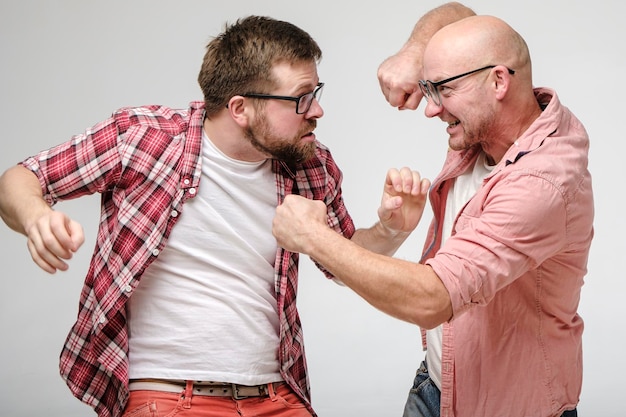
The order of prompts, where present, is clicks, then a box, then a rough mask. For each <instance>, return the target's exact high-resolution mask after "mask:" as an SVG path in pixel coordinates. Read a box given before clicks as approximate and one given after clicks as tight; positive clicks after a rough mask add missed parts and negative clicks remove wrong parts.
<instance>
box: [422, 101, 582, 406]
mask: <svg viewBox="0 0 626 417" xmlns="http://www.w3.org/2000/svg"><path fill="white" fill-rule="evenodd" d="M535 94H536V96H537V100H538V101H539V103H540V104H542V107H545V108H544V110H543V113H542V114H541V116H540V117H539V118H538V119H537V120H536V121H535V122H534V123H533V124H532V125H531V126H530V127H529V128H528V130H527V131H526V132H524V134H523V135H522V136H521V137H520V138H519V139H518V140H517V141H516V142H515V144H514V145H512V146H511V148H510V149H509V150H508V151H507V152H506V154H505V155H504V157H503V158H502V160H501V161H500V162H499V163H498V165H497V166H496V167H495V168H494V170H493V172H492V173H491V174H490V175H489V176H487V178H486V179H485V180H484V182H483V184H482V186H481V187H480V189H479V190H478V192H477V193H476V195H475V196H474V197H473V198H472V199H471V200H470V201H469V202H468V203H467V205H466V206H465V207H464V208H463V209H462V210H461V212H460V213H459V215H458V216H457V218H456V220H455V224H454V228H453V232H452V236H451V237H450V238H449V239H448V240H447V241H446V243H445V245H443V247H440V245H441V227H442V221H443V216H444V210H445V200H446V197H447V195H448V190H449V188H450V185H451V183H452V181H450V180H451V179H453V178H455V177H457V176H458V175H459V174H461V173H462V172H464V171H465V170H466V168H467V167H469V166H470V165H471V164H472V163H473V161H474V160H475V159H476V157H477V155H478V149H476V148H474V149H470V150H468V151H463V152H457V151H450V152H449V153H448V155H447V158H446V162H445V165H444V167H443V170H442V172H441V173H440V174H439V176H438V178H437V179H436V180H435V181H434V182H433V186H432V189H431V193H430V199H431V204H432V207H433V210H434V214H435V217H434V219H433V222H432V224H431V227H430V230H429V233H428V238H427V240H426V244H425V247H424V255H423V262H425V263H426V264H428V265H430V266H431V267H432V268H433V269H434V271H435V272H436V273H437V275H438V276H439V278H441V280H442V281H443V283H444V285H445V286H446V288H447V290H448V292H449V293H450V298H451V300H452V308H453V317H452V319H451V320H450V322H448V323H445V324H444V329H443V346H442V387H441V388H442V389H441V415H442V417H477V416H481V417H504V416H506V417H549V416H558V415H560V414H561V413H562V412H563V411H564V410H567V409H573V408H574V407H575V406H576V404H577V403H578V399H579V395H580V391H581V385H582V332H583V321H582V319H581V318H580V316H579V315H578V314H577V308H578V303H579V299H580V291H581V287H582V285H583V277H584V275H585V273H586V272H587V258H588V255H589V247H590V244H591V240H592V236H593V213H594V207H593V193H592V187H591V176H590V174H589V171H588V170H587V156H588V150H589V139H588V136H587V133H586V131H585V129H584V127H583V126H582V124H581V123H580V121H578V119H576V118H575V117H574V115H573V114H572V113H571V112H570V111H569V110H568V109H567V108H566V107H565V106H563V105H562V104H561V103H560V102H559V99H558V97H557V95H556V93H555V92H554V91H552V90H549V89H537V90H536V91H535Z"/></svg>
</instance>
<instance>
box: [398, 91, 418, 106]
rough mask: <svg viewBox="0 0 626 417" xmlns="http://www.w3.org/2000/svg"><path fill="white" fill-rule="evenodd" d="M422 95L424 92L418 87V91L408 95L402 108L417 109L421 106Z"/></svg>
mask: <svg viewBox="0 0 626 417" xmlns="http://www.w3.org/2000/svg"><path fill="white" fill-rule="evenodd" d="M422 97H423V95H422V92H421V91H420V89H419V88H418V89H417V90H416V91H414V92H413V93H411V94H408V95H407V96H406V98H405V100H404V103H403V105H402V107H401V108H400V110H416V109H417V108H418V107H419V104H420V102H421V101H422Z"/></svg>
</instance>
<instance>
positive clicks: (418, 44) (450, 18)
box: [402, 2, 476, 57]
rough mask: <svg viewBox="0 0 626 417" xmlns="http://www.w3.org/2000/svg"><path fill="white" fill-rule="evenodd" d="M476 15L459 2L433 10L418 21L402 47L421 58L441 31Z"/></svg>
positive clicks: (446, 4)
mask: <svg viewBox="0 0 626 417" xmlns="http://www.w3.org/2000/svg"><path fill="white" fill-rule="evenodd" d="M474 15H476V13H474V11H473V10H472V9H470V8H469V7H466V6H464V5H462V4H461V3H458V2H450V3H445V4H443V5H441V6H439V7H437V8H435V9H432V10H431V11H429V12H427V13H426V14H425V15H423V16H422V17H421V18H420V19H419V20H418V21H417V23H416V24H415V26H414V27H413V31H412V32H411V36H410V37H409V39H408V40H407V41H406V43H405V44H404V45H403V46H402V50H404V51H405V52H407V53H413V54H415V55H416V56H420V57H421V56H422V53H423V51H424V48H425V47H426V44H427V43H428V41H429V40H430V38H431V37H432V36H433V35H434V34H435V33H436V32H437V31H438V30H439V29H441V28H442V27H444V26H446V25H448V24H450V23H453V22H456V21H457V20H461V19H464V18H466V17H469V16H474Z"/></svg>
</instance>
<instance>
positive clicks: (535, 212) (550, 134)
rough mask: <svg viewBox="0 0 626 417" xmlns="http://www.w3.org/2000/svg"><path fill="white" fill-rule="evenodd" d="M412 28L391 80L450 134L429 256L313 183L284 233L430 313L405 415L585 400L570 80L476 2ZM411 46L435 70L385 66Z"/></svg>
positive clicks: (519, 412) (399, 306) (339, 270)
mask: <svg viewBox="0 0 626 417" xmlns="http://www.w3.org/2000/svg"><path fill="white" fill-rule="evenodd" d="M419 25H420V22H419V21H418V24H417V25H416V27H418V26H419ZM414 33H416V31H414ZM409 42H412V45H413V49H412V53H411V54H406V53H405V51H406V48H403V50H401V51H400V52H399V54H397V55H396V56H393V57H391V58H389V59H388V60H387V61H385V63H383V64H382V65H381V67H380V69H379V80H380V83H381V88H382V90H383V93H385V96H386V97H387V99H388V100H389V101H390V103H391V104H392V105H394V106H397V107H399V108H416V107H417V105H416V101H417V104H419V101H421V99H422V98H423V97H425V98H426V100H427V101H426V110H425V114H426V116H428V117H439V118H440V119H441V120H442V121H443V122H444V123H445V124H446V133H447V135H448V143H449V148H450V149H449V151H448V153H447V155H446V161H445V163H444V166H443V168H442V170H441V172H440V173H439V175H438V176H437V178H436V179H435V180H434V181H433V182H432V186H431V188H430V192H429V198H430V202H431V205H432V208H433V211H434V217H433V220H432V223H431V225H430V228H429V232H428V236H427V238H426V242H425V244H424V251H423V255H422V259H421V261H420V263H412V262H408V261H404V260H399V259H393V258H391V257H387V256H383V255H378V254H375V253H372V252H369V251H367V250H365V249H363V248H362V247H359V246H357V245H356V244H354V243H353V242H350V240H348V239H345V238H344V237H342V236H340V235H339V234H337V233H336V232H334V231H333V230H332V229H330V228H329V227H328V222H327V221H326V212H325V208H324V205H323V204H322V203H321V202H312V201H309V200H306V199H303V198H301V197H298V196H288V197H287V198H286V199H285V202H284V204H282V205H281V206H279V207H278V208H277V212H276V217H275V219H274V225H273V227H274V228H273V233H274V235H275V236H276V238H277V240H278V242H279V244H280V245H281V246H282V247H284V248H286V249H288V250H290V251H297V252H302V253H305V254H308V255H310V256H311V257H312V258H314V259H315V260H317V261H318V262H319V263H321V264H322V265H324V266H325V267H326V268H327V269H328V270H329V271H331V272H332V273H333V274H334V275H335V276H336V277H337V278H339V279H340V280H341V281H343V282H344V283H345V284H346V285H347V286H349V287H350V288H352V289H353V290H354V291H355V292H356V293H358V294H359V295H360V296H362V297H363V298H364V299H365V300H367V301H368V302H369V303H370V304H372V305H373V306H374V307H376V308H378V309H380V310H381V311H383V312H385V313H387V314H390V315H392V316H394V317H396V318H398V319H401V320H405V321H407V322H410V323H415V324H417V325H418V326H420V327H421V328H422V335H423V341H424V348H425V349H426V358H425V359H424V361H423V362H422V364H421V366H420V367H419V369H418V371H417V374H416V378H415V381H414V385H413V387H412V389H411V390H410V392H409V396H408V399H407V403H406V406H405V410H404V416H405V417H418V416H419V417H430V416H440V415H442V416H447V417H476V416H481V417H501V416H507V417H516V416H517V417H525V416H532V417H556V416H568V417H572V416H576V406H577V404H578V400H579V395H580V391H581V385H582V332H583V322H582V319H581V318H580V316H579V315H578V313H577V309H578V304H579V299H580V292H581V287H582V285H583V277H584V276H585V274H586V271H587V258H588V254H589V248H590V245H591V240H592V236H593V193H592V186H591V177H590V174H589V171H588V169H587V161H588V147H589V138H588V136H587V133H586V131H585V129H584V127H583V125H582V124H581V122H580V121H579V120H578V119H576V117H575V116H574V115H573V114H572V113H571V112H570V111H569V110H568V109H567V108H566V107H565V106H563V105H562V104H561V102H560V101H559V98H558V96H557V94H556V92H555V91H554V90H552V89H548V88H533V83H532V71H531V59H530V54H529V51H528V48H527V45H526V42H525V41H524V40H523V39H522V37H521V36H520V35H519V34H518V33H517V32H516V31H515V30H513V29H512V28H511V27H510V26H509V25H507V24H506V23H505V22H503V21H502V20H500V19H498V18H495V17H491V16H475V15H473V16H470V17H465V18H462V19H460V20H457V21H456V22H454V23H451V24H449V25H447V26H445V27H443V28H442V29H441V30H439V31H437V32H436V33H435V34H434V35H433V36H432V38H430V40H429V41H428V42H425V41H424V40H423V39H410V40H409ZM415 45H417V47H416V46H415ZM419 45H423V47H421V49H420V46H419ZM416 51H418V52H416ZM416 54H417V55H420V54H422V55H423V61H421V60H418V61H415V57H416V56H417V55H416ZM402 60H411V62H413V65H416V66H418V67H419V68H418V70H417V73H419V74H421V77H422V79H417V80H411V79H408V78H407V79H402V74H401V73H398V72H397V71H395V74H391V73H390V72H387V71H386V70H385V67H386V66H387V67H388V68H392V67H393V66H389V62H393V61H395V62H396V63H398V62H400V61H402ZM415 62H417V64H416V63H415ZM420 62H421V65H420V64H419V63H420ZM404 64H405V65H406V62H405V63H404ZM409 75H411V74H409ZM403 100H404V101H403ZM392 101H393V102H392Z"/></svg>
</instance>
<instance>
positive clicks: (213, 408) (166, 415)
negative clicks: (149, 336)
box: [123, 384, 311, 417]
mask: <svg viewBox="0 0 626 417" xmlns="http://www.w3.org/2000/svg"><path fill="white" fill-rule="evenodd" d="M269 391H270V394H269V396H267V397H248V398H244V399H240V400H236V399H234V398H231V397H209V396H202V395H193V394H192V392H193V391H192V387H191V385H188V386H187V388H186V389H184V390H182V391H181V392H180V393H172V392H161V391H131V392H130V398H129V400H128V403H127V404H126V410H125V411H124V414H123V417H173V416H176V417H311V413H310V412H309V411H308V410H307V408H306V406H305V405H304V404H303V403H302V401H301V400H300V398H299V397H298V396H297V395H296V394H294V393H293V391H291V389H290V388H289V386H287V384H281V385H279V386H278V387H277V388H276V390H274V389H270V390H269ZM274 391H275V392H274Z"/></svg>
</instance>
